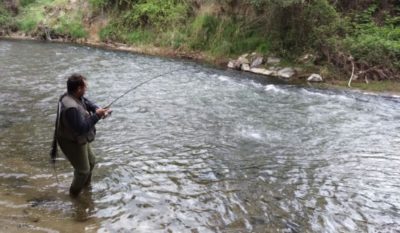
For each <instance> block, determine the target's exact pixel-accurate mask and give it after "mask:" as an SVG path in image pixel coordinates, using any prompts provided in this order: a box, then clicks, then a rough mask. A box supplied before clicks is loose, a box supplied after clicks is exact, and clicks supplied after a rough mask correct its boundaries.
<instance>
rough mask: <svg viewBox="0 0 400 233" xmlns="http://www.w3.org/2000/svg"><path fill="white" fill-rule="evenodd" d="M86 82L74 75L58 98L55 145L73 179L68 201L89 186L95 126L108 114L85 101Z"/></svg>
mask: <svg viewBox="0 0 400 233" xmlns="http://www.w3.org/2000/svg"><path fill="white" fill-rule="evenodd" d="M86 90H87V82H86V78H85V77H83V76H82V75H80V74H73V75H71V76H70V77H69V78H68V80H67V93H65V94H64V95H62V96H61V97H60V103H59V104H60V107H61V109H60V108H59V109H60V110H59V113H58V114H59V119H58V121H57V122H58V124H57V126H56V127H57V129H56V132H57V133H56V137H57V142H58V144H59V146H60V148H61V150H62V152H63V153H64V154H65V156H66V157H67V159H68V160H69V162H70V163H71V165H72V166H73V167H74V179H73V181H72V184H71V187H70V189H69V194H70V196H71V197H77V196H78V195H79V193H80V192H81V191H82V189H83V188H84V187H87V186H88V185H89V184H90V181H91V177H92V170H93V168H94V164H95V157H94V154H93V152H92V150H91V148H90V143H91V142H92V141H93V140H94V138H95V134H96V129H95V127H94V126H95V124H96V123H97V122H98V121H99V120H100V119H102V118H104V117H106V116H107V115H108V114H109V113H111V110H110V109H104V108H99V107H98V106H96V105H95V104H93V103H92V102H90V101H89V100H88V99H86V98H85V97H84V95H85V93H86Z"/></svg>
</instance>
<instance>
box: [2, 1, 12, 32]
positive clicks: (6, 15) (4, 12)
mask: <svg viewBox="0 0 400 233" xmlns="http://www.w3.org/2000/svg"><path fill="white" fill-rule="evenodd" d="M11 21H12V18H11V15H10V13H9V12H8V11H7V10H6V9H4V8H3V6H2V5H1V4H0V27H7V26H8V25H9V24H10V23H11Z"/></svg>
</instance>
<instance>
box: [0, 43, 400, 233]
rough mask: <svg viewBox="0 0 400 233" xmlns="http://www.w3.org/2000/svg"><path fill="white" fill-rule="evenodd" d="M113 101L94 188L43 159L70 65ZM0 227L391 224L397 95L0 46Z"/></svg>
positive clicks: (345, 228) (397, 216) (399, 198)
mask: <svg viewBox="0 0 400 233" xmlns="http://www.w3.org/2000/svg"><path fill="white" fill-rule="evenodd" d="M169 71H173V72H171V73H168V74H166V75H163V76H162V77H160V78H157V79H155V80H152V81H150V82H148V83H146V84H144V85H142V86H141V87H140V88H138V89H137V90H135V91H134V92H132V93H129V94H127V95H126V96H125V97H124V98H122V99H120V100H119V101H117V102H116V103H115V104H114V105H113V107H112V109H113V111H114V112H113V114H112V116H111V117H110V118H107V119H105V120H102V121H100V122H99V123H98V124H97V131H98V134H97V139H96V141H95V142H93V144H92V148H93V150H94V152H95V154H96V159H97V165H96V168H95V170H94V177H93V185H92V188H91V189H89V190H86V191H85V192H84V193H83V194H82V195H81V197H80V198H78V199H77V200H73V199H71V198H69V196H68V188H69V185H70V182H71V180H72V177H73V174H72V168H71V166H70V164H69V163H68V161H67V160H65V158H64V156H63V155H62V153H61V152H60V157H59V160H58V161H57V163H56V173H57V177H58V180H59V182H57V180H56V175H55V173H54V171H53V169H52V167H51V166H50V164H49V155H48V154H49V151H50V145H51V141H52V136H53V130H54V120H55V116H56V115H55V114H56V107H57V99H58V96H60V95H61V94H63V92H65V90H66V77H67V76H68V75H70V74H72V73H74V72H78V73H81V74H83V75H85V76H86V77H87V78H88V82H89V89H88V94H87V97H88V98H89V99H91V100H93V101H94V102H96V103H97V104H99V105H102V106H104V105H106V104H108V103H109V102H111V101H112V100H113V99H114V98H116V97H118V96H119V95H120V94H122V93H123V92H124V91H126V90H128V89H129V88H131V87H133V86H134V85H137V84H139V83H140V82H143V81H145V80H147V79H149V78H151V77H154V76H156V75H160V74H163V73H166V72H169ZM0 81H1V82H0V100H1V108H0V210H1V214H0V225H1V227H0V231H4V232H193V233H195V232H200V233H202V232H399V231H400V212H399V209H400V169H399V167H400V158H399V151H400V138H399V135H398V132H399V130H400V111H399V101H400V99H398V98H396V97H387V96H379V95H371V94H363V93H358V92H353V91H332V90H321V89H315V88H312V87H307V86H295V85H289V84H286V83H284V82H280V81H276V80H275V81H274V79H268V78H260V77H257V76H252V75H250V74H248V73H240V72H234V71H229V70H226V71H224V70H218V69H215V68H212V67H208V66H204V65H200V64H196V63H193V62H190V61H182V60H174V59H166V58H158V57H152V56H144V55H138V54H131V53H125V52H113V51H106V50H101V49H97V48H90V47H82V46H74V45H66V44H57V43H44V42H43V43H42V42H28V41H5V40H0Z"/></svg>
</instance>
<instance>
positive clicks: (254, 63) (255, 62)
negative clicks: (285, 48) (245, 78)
mask: <svg viewBox="0 0 400 233" xmlns="http://www.w3.org/2000/svg"><path fill="white" fill-rule="evenodd" d="M263 62H264V58H263V57H261V56H257V57H256V58H255V59H254V60H253V61H252V62H251V65H250V67H257V66H259V65H261V64H262V63H263Z"/></svg>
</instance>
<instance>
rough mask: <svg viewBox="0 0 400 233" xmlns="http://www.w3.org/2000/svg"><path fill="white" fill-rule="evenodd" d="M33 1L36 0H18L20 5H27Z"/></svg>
mask: <svg viewBox="0 0 400 233" xmlns="http://www.w3.org/2000/svg"><path fill="white" fill-rule="evenodd" d="M35 1H36V0H20V4H21V6H22V7H26V6H28V5H29V4H32V3H34V2H35Z"/></svg>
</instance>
